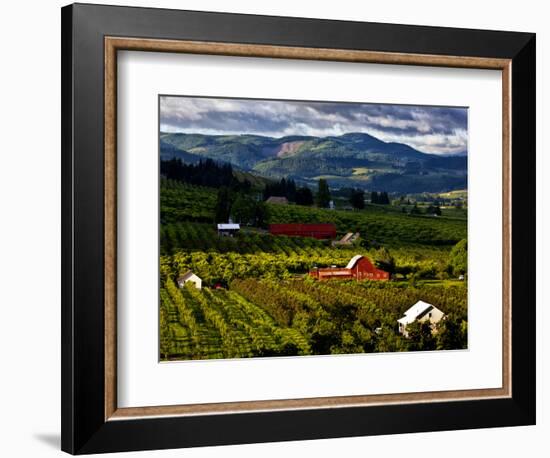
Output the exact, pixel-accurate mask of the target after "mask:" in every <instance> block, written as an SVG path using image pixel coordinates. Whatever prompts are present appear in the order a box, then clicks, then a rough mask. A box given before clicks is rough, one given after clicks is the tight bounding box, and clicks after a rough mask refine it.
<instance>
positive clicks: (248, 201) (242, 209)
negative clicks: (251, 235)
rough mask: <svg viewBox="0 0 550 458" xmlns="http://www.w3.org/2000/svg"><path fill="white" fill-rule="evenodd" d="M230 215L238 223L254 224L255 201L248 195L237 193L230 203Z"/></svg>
mask: <svg viewBox="0 0 550 458" xmlns="http://www.w3.org/2000/svg"><path fill="white" fill-rule="evenodd" d="M231 216H232V218H233V220H234V221H235V222H237V223H240V224H248V225H250V224H254V223H255V222H256V202H255V201H254V199H252V198H251V197H250V196H247V195H245V194H239V195H238V196H237V198H236V199H235V202H233V205H231Z"/></svg>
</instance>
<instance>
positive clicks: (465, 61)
mask: <svg viewBox="0 0 550 458" xmlns="http://www.w3.org/2000/svg"><path fill="white" fill-rule="evenodd" d="M119 50H127V51H144V52H174V53H183V54H205V55H222V56H240V57H264V58H279V59H301V60H318V61H337V62H357V63H377V64H394V65H421V66H434V67H456V68H479V69H492V70H500V71H501V72H502V185H503V190H502V230H503V245H502V256H503V257H502V259H503V265H502V275H503V277H502V280H503V289H502V317H503V326H502V380H503V384H502V387H500V388H491V389H472V390H455V391H432V392H419V393H399V394H397V393H396V394H379V395H359V396H355V395H354V396H335V397H318V398H303V399H283V400H265V401H242V402H224V403H209V404H184V405H170V406H143V407H130V408H119V407H118V405H117V370H116V368H117V336H116V330H117V325H116V319H117V313H116V291H117V282H116V272H117V269H116V247H117V219H116V214H117V166H116V164H117V156H116V154H117V153H116V151H117V145H116V137H117V119H116V118H117V51H119ZM104 63H105V81H104V90H105V91H104V92H105V93H104V97H105V100H104V102H105V114H104V122H105V125H104V129H105V130H104V132H105V139H104V141H105V144H104V154H105V157H104V159H105V177H104V178H105V189H104V206H105V208H104V212H105V234H104V240H105V253H104V254H105V266H104V272H105V278H104V281H105V286H104V288H105V397H104V401H105V420H106V421H114V420H128V419H137V418H143V417H159V416H183V415H185V416H189V415H208V414H227V413H246V412H258V411H274V410H301V409H320V408H339V407H352V406H354V407H355V406H372V405H382V404H403V403H424V402H439V401H460V400H476V399H491V398H493V399H494V398H507V397H511V393H512V385H511V383H512V367H511V345H512V335H511V319H512V316H511V235H512V226H511V195H512V194H511V186H512V184H511V183H512V182H511V121H512V120H511V66H512V64H511V60H509V59H494V58H481V57H462V56H440V55H424V54H404V53H388V52H375V51H360V50H345V49H325V48H301V47H289V46H272V45H253V44H242V43H215V42H201V41H179V40H157V39H144V38H121V37H105V62H104Z"/></svg>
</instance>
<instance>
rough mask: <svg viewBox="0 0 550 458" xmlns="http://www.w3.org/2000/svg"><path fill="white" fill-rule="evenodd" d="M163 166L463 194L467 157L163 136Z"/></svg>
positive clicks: (378, 144) (291, 141)
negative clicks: (205, 165)
mask: <svg viewBox="0 0 550 458" xmlns="http://www.w3.org/2000/svg"><path fill="white" fill-rule="evenodd" d="M160 154H161V159H162V160H167V159H171V158H174V157H176V158H180V159H181V160H182V161H184V162H188V163H194V162H198V161H199V160H200V159H204V158H211V159H214V160H216V161H219V162H228V163H231V164H232V165H233V166H234V167H235V168H237V169H239V170H242V171H244V172H249V173H252V174H254V175H260V176H263V177H266V178H282V177H289V178H292V179H294V180H296V181H297V182H300V183H303V184H307V185H310V186H313V185H315V183H316V181H317V180H318V179H319V178H326V179H327V180H328V182H329V185H330V186H331V187H334V188H337V187H360V188H363V189H365V190H369V191H388V192H403V193H418V192H446V191H452V190H455V189H464V188H465V187H466V183H467V157H466V156H464V155H458V156H443V155H433V154H426V153H422V152H420V151H418V150H416V149H414V148H412V147H410V146H409V145H406V144H403V143H392V142H384V141H382V140H380V139H378V138H376V137H374V136H372V135H369V134H365V133H348V134H344V135H341V136H331V137H311V136H288V137H282V138H272V137H264V136H259V135H219V136H214V135H202V134H183V133H161V134H160Z"/></svg>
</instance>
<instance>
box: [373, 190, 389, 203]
mask: <svg viewBox="0 0 550 458" xmlns="http://www.w3.org/2000/svg"><path fill="white" fill-rule="evenodd" d="M370 203H371V204H379V205H389V204H390V198H389V196H388V193H387V192H376V191H373V192H371V193H370Z"/></svg>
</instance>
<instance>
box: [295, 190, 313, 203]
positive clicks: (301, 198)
mask: <svg viewBox="0 0 550 458" xmlns="http://www.w3.org/2000/svg"><path fill="white" fill-rule="evenodd" d="M296 204H298V205H307V206H309V205H313V193H312V192H311V189H309V188H308V187H305V186H304V187H303V188H298V189H296Z"/></svg>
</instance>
